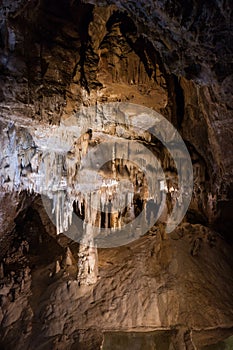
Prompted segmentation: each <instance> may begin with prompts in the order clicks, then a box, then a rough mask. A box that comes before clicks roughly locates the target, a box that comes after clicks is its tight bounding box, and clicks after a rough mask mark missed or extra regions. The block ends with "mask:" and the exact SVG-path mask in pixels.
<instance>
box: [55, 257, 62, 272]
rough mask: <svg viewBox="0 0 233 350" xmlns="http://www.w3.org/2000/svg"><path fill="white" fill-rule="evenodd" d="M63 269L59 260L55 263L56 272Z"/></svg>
mask: <svg viewBox="0 0 233 350" xmlns="http://www.w3.org/2000/svg"><path fill="white" fill-rule="evenodd" d="M60 271H61V267H60V263H59V261H58V260H57V261H56V265H55V274H57V273H59V272H60Z"/></svg>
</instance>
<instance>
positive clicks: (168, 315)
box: [0, 0, 233, 350]
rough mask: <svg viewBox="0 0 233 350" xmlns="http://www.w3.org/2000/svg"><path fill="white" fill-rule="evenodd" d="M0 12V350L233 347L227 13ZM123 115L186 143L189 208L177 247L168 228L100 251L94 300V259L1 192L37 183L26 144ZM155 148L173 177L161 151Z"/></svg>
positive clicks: (5, 1)
mask: <svg viewBox="0 0 233 350" xmlns="http://www.w3.org/2000/svg"><path fill="white" fill-rule="evenodd" d="M0 5H1V6H0V125H1V148H2V149H3V151H2V152H1V157H0V170H1V172H0V173H1V196H0V224H1V231H0V347H1V348H3V349H9V350H11V349H25V350H26V349H35V348H36V349H37V348H38V349H85V350H88V349H90V350H92V349H93V350H94V349H99V348H100V346H101V344H103V346H104V347H105V346H106V347H107V346H108V336H107V335H106V337H104V335H103V333H104V332H108V334H110V339H112V338H111V336H112V335H111V332H113V331H121V332H129V331H132V332H135V331H142V332H148V331H155V330H156V329H160V330H162V331H169V336H168V337H167V338H166V342H168V338H169V342H168V343H166V342H165V345H164V346H165V349H168V346H170V348H169V349H173V348H174V349H188V350H192V349H195V347H196V348H198V349H199V348H200V349H201V348H202V347H203V346H206V345H208V344H215V343H216V342H217V341H219V340H222V339H224V338H226V337H227V336H230V335H232V333H233V330H232V327H233V314H232V312H233V311H232V310H233V305H232V304H233V302H232V287H233V279H232V269H233V261H232V246H230V245H229V242H232V208H233V198H232V193H233V191H232V188H233V187H232V175H233V173H232V169H233V168H232V163H233V158H232V157H233V156H232V154H233V153H232V147H233V145H232V140H233V137H232V136H233V135H232V132H233V127H232V108H233V105H232V95H231V94H232V85H233V84H232V28H231V17H232V8H231V4H230V1H228V0H211V1H208V2H207V1H206V2H201V1H197V0H189V1H186V2H184V1H176V0H175V1H170V0H159V1H152V0H150V1H143V0H139V1H134V0H130V1H121V0H110V1H107V0H101V1H94V0H85V1H82V2H80V1H77V0H60V1H59V2H58V1H55V0H40V1H39V0H29V1H24V0H17V1H16V0H15V1H10V0H2V1H0ZM117 101H118V102H133V103H137V104H140V105H144V106H147V107H151V108H152V109H154V110H155V111H157V112H161V113H162V114H163V115H164V116H165V117H166V118H167V119H168V120H169V121H171V122H172V123H173V125H174V126H175V127H176V128H177V129H178V130H179V132H180V133H181V135H182V137H183V139H184V140H185V142H186V145H187V147H188V149H189V152H190V155H191V158H192V162H193V170H194V189H193V199H192V201H191V204H190V208H189V211H188V213H187V215H186V218H185V220H184V221H185V222H184V223H183V224H182V225H181V226H180V227H179V228H177V230H176V231H174V232H173V233H172V234H171V235H170V236H168V237H167V236H166V234H165V233H164V226H163V224H162V223H160V224H159V225H157V226H154V227H153V228H152V229H151V231H150V232H149V233H148V234H147V235H146V236H145V237H141V238H140V239H139V240H138V241H136V242H134V243H132V244H129V245H127V246H124V247H122V248H116V249H105V250H104V249H102V250H101V249H100V250H99V252H98V259H99V262H98V265H99V271H98V276H97V270H95V276H94V277H95V278H94V282H95V283H94V284H93V285H91V286H86V285H82V280H83V274H82V271H84V272H85V273H86V270H87V271H89V270H90V264H89V265H88V264H86V257H87V256H89V255H90V254H89V253H90V251H87V252H86V251H85V249H84V251H82V249H80V247H79V245H78V244H77V243H74V242H72V241H71V240H70V239H69V238H67V237H66V236H65V235H62V234H61V235H60V236H57V235H56V229H55V227H54V226H53V224H52V223H51V221H50V220H49V218H48V216H47V214H46V212H45V209H44V208H43V205H42V202H41V200H40V198H39V197H38V196H36V195H34V194H33V195H32V194H30V193H26V192H22V193H20V194H19V193H17V189H16V188H13V189H14V191H13V192H10V189H11V188H8V189H6V185H7V184H8V185H9V184H10V183H14V185H15V186H17V184H18V183H17V181H18V180H19V177H17V176H18V175H20V176H21V175H22V176H25V174H26V173H29V172H31V168H30V166H31V165H30V160H31V158H32V157H33V156H34V153H33V152H34V151H35V149H34V146H35V145H33V144H32V140H31V138H30V133H29V134H28V133H27V132H25V130H27V129H30V130H33V131H34V132H35V133H36V132H37V131H38V130H39V131H40V130H42V129H43V130H47V134H46V132H44V137H41V141H42V144H43V142H45V141H47V139H46V138H47V136H48V134H49V133H50V130H54V129H53V126H52V124H55V125H58V124H59V123H60V122H63V123H64V122H66V121H67V120H69V119H70V118H71V117H75V116H76V115H80V114H77V112H79V111H80V108H82V107H83V106H85V107H88V106H96V108H98V107H99V106H101V105H102V104H103V103H105V102H117ZM80 118H82V114H81V116H80ZM81 123H82V120H81ZM15 130H18V131H17V132H16V135H18V136H17V137H18V138H17V137H16V138H15V136H14V135H15ZM86 131H88V130H86ZM108 134H109V135H110V136H112V135H113V134H114V131H111V130H109V132H108ZM12 135H13V136H12ZM130 137H131V139H132V141H133V139H134V138H136V137H135V135H130ZM16 139H17V140H18V141H17V142H18V143H16V141H15V140H16ZM12 140H13V141H12ZM44 140H45V141H44ZM84 141H86V140H84ZM89 141H91V140H89ZM143 141H144V142H145V141H146V140H145V139H144V140H143ZM18 145H20V147H18ZM16 146H17V147H16ZM29 146H30V147H29ZM78 146H79V145H78ZM85 147H86V146H85ZM85 147H84V146H83V144H82V147H81V148H82V149H84V148H85ZM149 147H151V148H152V149H153V151H154V152H155V153H156V154H160V155H161V156H162V158H163V161H164V162H165V163H166V156H164V153H163V152H161V149H160V145H159V144H156V143H154V144H153V143H152V142H151V144H150V146H149ZM16 149H17V152H16ZM71 151H73V150H71ZM71 153H72V152H71ZM70 156H72V154H70ZM20 157H21V158H20ZM19 158H20V162H21V163H20V171H21V173H17V174H16V175H17V176H15V174H14V176H13V177H12V171H11V170H12V169H15V167H14V164H15V162H17V161H19ZM163 165H164V163H163ZM169 166H170V164H168V167H167V169H166V170H167V171H168V172H169V171H170V172H171V173H173V169H169ZM126 168H127V166H126ZM105 170H106V169H105ZM13 173H14V172H13ZM107 173H108V172H107V171H106V174H107ZM173 175H174V174H173ZM16 180H17V181H16ZM168 202H169V201H168ZM168 204H169V203H168ZM170 205H171V203H170ZM75 210H76V211H78V208H75V207H74V211H75ZM161 221H163V220H161ZM216 232H219V233H216ZM67 248H68V249H67ZM95 254H96V250H95V251H94V255H95ZM80 271H81V275H80ZM85 273H84V275H85ZM84 277H85V276H84ZM78 281H79V282H78ZM92 283H93V280H92ZM19 334H20V335H21V336H20V337H19ZM159 336H160V335H158V337H159ZM161 337H162V338H163V335H162V336H161ZM170 337H171V338H170ZM104 339H105V340H104ZM153 339H154V338H153ZM158 339H159V338H158ZM153 341H154V342H156V340H153ZM125 344H127V341H126V343H125ZM159 344H160V343H159ZM166 344H167V345H166ZM222 344H223V345H222ZM225 344H227V341H226V343H225ZM128 345H129V348H130V346H131V347H132V344H128ZM157 346H158V345H157ZM166 346H167V347H166ZM210 346H213V345H210ZM217 346H218V345H217ZM219 346H221V347H222V348H223V346H226V345H224V343H220V345H219ZM159 349H160V348H159ZM211 349H213V348H211ZM223 349H224V348H223ZM160 350H161V349H160Z"/></svg>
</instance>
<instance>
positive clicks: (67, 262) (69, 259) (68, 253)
mask: <svg viewBox="0 0 233 350" xmlns="http://www.w3.org/2000/svg"><path fill="white" fill-rule="evenodd" d="M73 260H74V258H73V255H72V253H71V250H70V248H69V247H68V248H67V249H66V255H65V259H64V265H65V266H72V265H73Z"/></svg>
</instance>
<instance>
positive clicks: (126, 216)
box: [0, 105, 189, 283]
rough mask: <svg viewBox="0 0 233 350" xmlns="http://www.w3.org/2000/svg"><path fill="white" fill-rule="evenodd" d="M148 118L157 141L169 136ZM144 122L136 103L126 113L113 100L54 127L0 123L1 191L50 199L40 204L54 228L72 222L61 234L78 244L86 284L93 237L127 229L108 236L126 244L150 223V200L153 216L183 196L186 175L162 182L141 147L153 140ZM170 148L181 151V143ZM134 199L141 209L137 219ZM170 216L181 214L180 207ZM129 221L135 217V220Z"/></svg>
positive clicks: (90, 271) (158, 170) (93, 272)
mask: <svg viewBox="0 0 233 350" xmlns="http://www.w3.org/2000/svg"><path fill="white" fill-rule="evenodd" d="M126 112H127V113H126ZM151 114H152V112H151ZM152 117H153V118H154V119H153V121H154V122H155V123H157V125H156V126H157V130H158V132H159V133H160V134H162V138H163V141H164V142H165V143H167V144H169V142H172V141H173V138H174V130H169V128H164V127H163V120H162V119H161V118H160V115H159V114H158V113H157V114H156V113H155V112H153V114H152ZM150 127H151V116H150V115H147V114H146V113H142V111H141V110H139V113H138V114H137V108H135V106H134V107H132V109H126V111H125V110H124V109H121V108H119V107H118V105H117V106H116V105H110V106H109V105H106V106H99V107H95V108H86V109H85V108H83V109H82V110H80V112H79V114H78V115H77V116H73V117H72V118H70V119H68V120H66V121H64V122H63V123H62V124H61V125H60V126H49V127H48V126H44V127H42V126H39V125H36V124H35V125H26V124H25V125H22V124H21V125H20V126H18V125H17V123H12V122H11V123H10V122H9V123H7V122H6V121H2V122H1V128H2V134H3V136H2V138H1V149H2V152H1V158H0V181H1V188H2V190H3V191H22V190H27V191H29V192H34V193H39V194H41V195H43V196H46V198H49V199H50V200H52V206H51V205H50V203H49V204H48V201H47V199H44V205H45V207H46V210H47V212H48V214H49V215H50V217H51V218H52V219H53V220H54V223H55V224H56V228H57V233H58V234H59V233H61V232H68V231H69V230H70V228H72V225H73V226H75V229H74V230H73V231H72V230H71V231H70V232H69V233H67V234H68V235H70V236H71V238H74V239H76V240H78V241H79V242H80V243H81V245H83V246H84V248H82V249H81V251H80V261H81V262H82V263H81V264H82V267H80V273H79V275H80V274H82V271H83V272H85V274H86V273H87V274H89V277H88V280H89V281H88V283H91V282H90V281H94V280H95V279H96V268H95V265H96V264H95V263H94V261H96V259H95V256H96V251H95V247H96V245H97V243H98V244H99V245H101V244H102V246H108V243H106V242H108V241H106V240H105V241H104V240H103V241H101V239H102V238H103V239H104V237H106V236H109V234H110V233H111V232H118V231H119V230H121V229H122V227H123V228H124V227H126V228H125V231H126V232H127V235H128V236H127V239H126V241H125V240H124V239H122V238H120V239H122V240H120V241H117V240H116V241H114V240H113V241H111V242H110V243H109V246H111V244H112V245H121V244H122V243H127V240H128V239H129V240H132V237H131V236H132V235H134V239H135V238H137V237H139V236H140V235H141V234H144V233H146V231H147V229H148V228H149V227H150V225H151V224H153V223H154V222H152V221H153V220H155V216H156V215H155V213H154V214H153V215H152V212H154V209H150V205H149V204H150V202H151V203H152V204H153V205H154V206H156V207H157V208H158V210H157V211H158V213H157V214H159V213H161V212H162V210H163V209H164V206H165V194H166V193H167V192H170V193H171V194H172V196H173V197H174V198H175V199H174V204H175V205H177V208H181V206H182V202H183V199H184V197H185V196H187V193H182V189H183V192H184V188H185V182H184V180H185V178H184V179H181V182H180V183H179V184H178V183H177V179H176V181H175V182H176V184H174V181H173V183H171V179H170V180H169V181H170V182H169V181H166V177H165V175H164V172H163V169H162V166H161V164H160V161H159V160H158V159H157V158H156V155H155V154H154V153H153V152H152V151H150V150H149V149H148V148H147V147H146V146H145V145H144V143H145V144H146V143H148V142H150V141H151V134H150V132H148V131H147V130H148V129H149V128H150ZM160 129H161V130H160ZM135 140H137V141H135ZM174 152H175V154H177V155H178V156H179V157H180V154H181V155H182V151H180V150H179V149H177V150H175V151H174ZM163 158H164V159H163V165H165V166H167V167H168V165H169V157H167V156H165V155H163ZM183 158H185V157H183ZM185 165H187V164H186V163H185V161H184V166H185ZM188 170H189V169H188ZM188 170H187V177H188V175H189V174H188ZM175 178H176V176H175V175H174V179H175ZM174 179H173V180H174ZM182 181H183V182H182ZM175 186H176V187H175ZM136 197H137V198H138V201H139V202H140V203H141V209H140V210H139V211H141V212H143V213H142V214H141V215H142V216H141V217H140V215H139V218H138V221H137V220H136V216H137V214H136V213H135V206H136V205H135V198H136ZM42 198H44V197H42ZM148 203H149V204H148ZM137 205H138V204H137ZM143 209H145V210H144V211H143ZM74 214H76V215H74ZM138 214H140V213H138ZM176 215H177V216H178V220H179V213H178V214H177V213H176ZM151 220H152V221H151ZM132 221H135V222H136V223H135V225H134V226H132V224H131V223H132ZM137 232H139V233H137ZM124 234H125V233H124ZM77 237H78V238H77ZM96 237H98V239H99V240H98V239H97V238H96ZM86 247H89V250H88V249H87V248H86ZM93 248H94V250H93ZM87 250H88V254H87ZM87 256H88V258H86V257H87ZM92 275H93V276H94V277H93V276H92ZM80 276H81V275H80ZM80 280H83V277H80Z"/></svg>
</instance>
